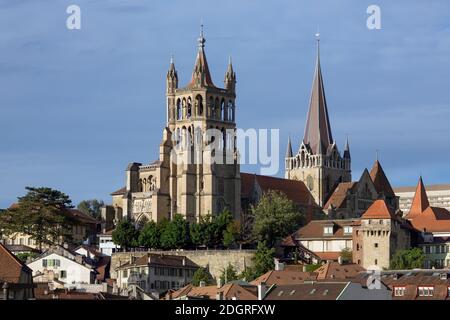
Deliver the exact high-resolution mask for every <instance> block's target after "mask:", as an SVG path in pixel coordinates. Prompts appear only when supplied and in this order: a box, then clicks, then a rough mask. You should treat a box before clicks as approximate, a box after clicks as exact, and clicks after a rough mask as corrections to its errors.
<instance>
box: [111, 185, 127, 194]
mask: <svg viewBox="0 0 450 320" xmlns="http://www.w3.org/2000/svg"><path fill="white" fill-rule="evenodd" d="M126 192H127V187H123V188H120V189H119V190H116V191H114V192H112V193H111V194H110V195H111V196H121V195H124V194H125V193H126Z"/></svg>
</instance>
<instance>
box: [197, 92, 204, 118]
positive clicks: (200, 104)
mask: <svg viewBox="0 0 450 320" xmlns="http://www.w3.org/2000/svg"><path fill="white" fill-rule="evenodd" d="M195 101H196V104H197V110H198V114H199V115H200V116H202V115H203V98H202V96H201V95H197V97H195Z"/></svg>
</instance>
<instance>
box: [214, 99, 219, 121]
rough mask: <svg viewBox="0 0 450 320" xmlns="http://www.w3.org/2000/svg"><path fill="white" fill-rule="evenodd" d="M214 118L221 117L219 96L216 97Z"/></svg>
mask: <svg viewBox="0 0 450 320" xmlns="http://www.w3.org/2000/svg"><path fill="white" fill-rule="evenodd" d="M214 118H215V119H220V102H219V98H216V101H215V102H214Z"/></svg>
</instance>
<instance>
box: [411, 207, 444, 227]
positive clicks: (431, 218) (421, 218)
mask: <svg viewBox="0 0 450 320" xmlns="http://www.w3.org/2000/svg"><path fill="white" fill-rule="evenodd" d="M407 218H408V219H409V220H410V222H411V224H412V226H413V228H414V229H416V230H418V231H426V232H446V233H447V232H450V212H449V211H448V210H447V209H444V208H436V207H428V208H427V209H425V211H423V212H422V213H420V214H418V215H416V216H413V217H412V218H410V217H409V215H408V216H407Z"/></svg>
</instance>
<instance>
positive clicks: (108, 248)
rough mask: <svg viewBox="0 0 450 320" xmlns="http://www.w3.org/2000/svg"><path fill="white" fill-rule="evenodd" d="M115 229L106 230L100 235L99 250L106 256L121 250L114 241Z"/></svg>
mask: <svg viewBox="0 0 450 320" xmlns="http://www.w3.org/2000/svg"><path fill="white" fill-rule="evenodd" d="M113 231H114V229H109V230H104V231H103V232H102V233H100V234H99V235H98V248H99V250H100V252H101V253H102V254H104V255H107V256H111V255H112V254H113V253H114V252H116V251H117V250H119V249H120V246H119V245H118V244H115V243H114V241H113V239H112V233H113Z"/></svg>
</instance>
